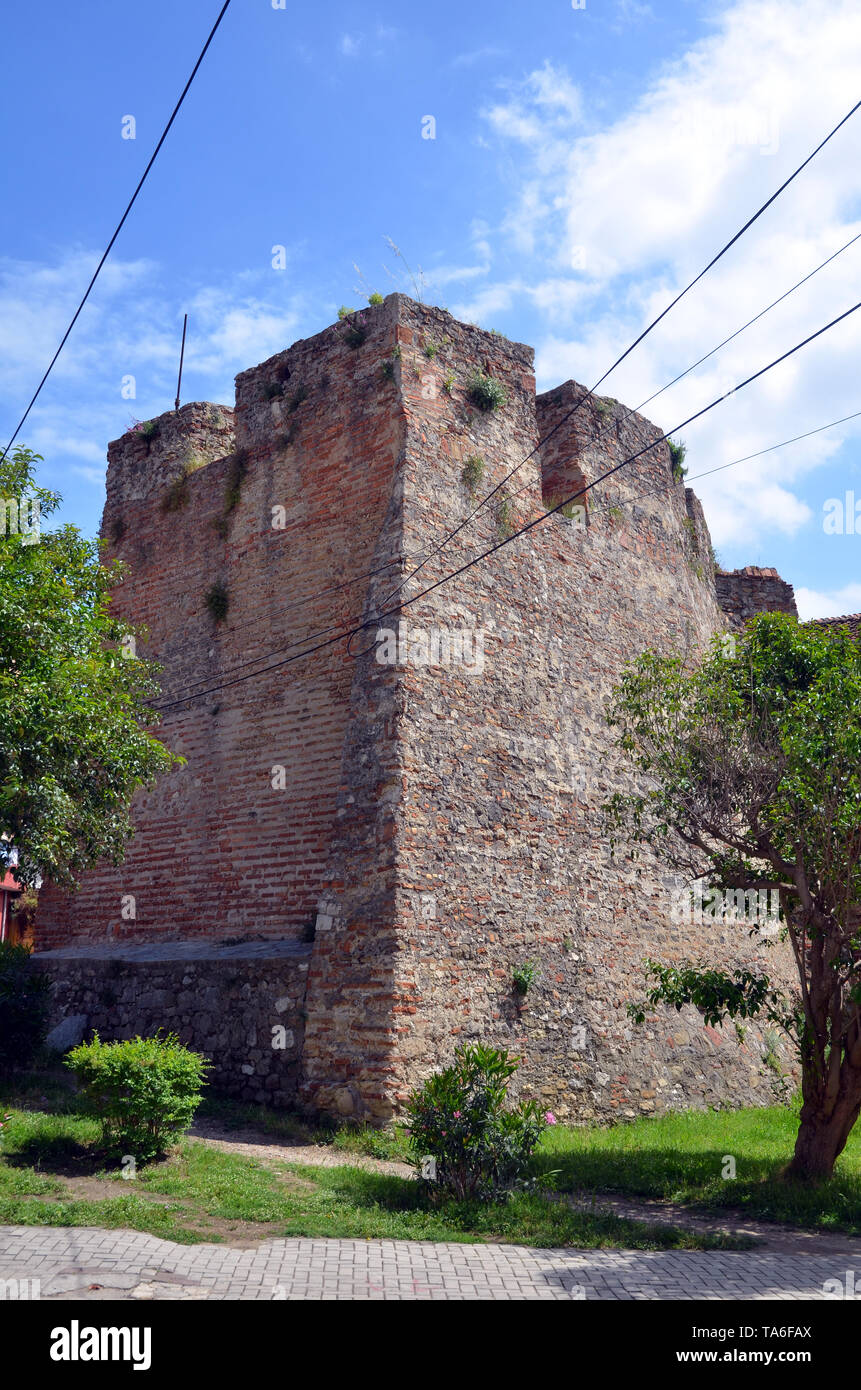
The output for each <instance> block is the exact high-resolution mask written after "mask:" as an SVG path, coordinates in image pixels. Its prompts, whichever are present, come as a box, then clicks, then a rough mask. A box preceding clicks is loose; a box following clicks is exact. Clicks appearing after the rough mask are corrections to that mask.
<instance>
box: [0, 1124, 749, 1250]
mask: <svg viewBox="0 0 861 1390" xmlns="http://www.w3.org/2000/svg"><path fill="white" fill-rule="evenodd" d="M233 1113H234V1117H235V1118H236V1111H235V1110H234V1112H233ZM294 1123H295V1122H294ZM330 1137H331V1136H330ZM98 1143H99V1127H98V1125H97V1124H96V1122H94V1121H92V1120H88V1119H84V1118H82V1117H80V1116H78V1115H75V1114H73V1113H63V1114H52V1113H47V1112H42V1111H36V1110H27V1111H25V1110H13V1111H12V1119H11V1120H10V1122H9V1123H8V1124H7V1125H6V1126H5V1128H4V1130H3V1134H2V1153H0V1223H4V1224H10V1225H28V1226H29V1225H36V1226H106V1227H125V1228H128V1229H131V1230H136V1231H145V1232H148V1233H149V1234H152V1235H158V1236H163V1237H165V1238H167V1239H172V1240H177V1241H182V1242H184V1243H190V1242H194V1241H202V1240H207V1241H223V1240H230V1238H231V1236H233V1237H239V1236H241V1237H243V1238H245V1239H247V1238H248V1237H251V1238H252V1239H254V1238H259V1239H264V1238H271V1237H273V1236H299V1235H303V1236H331V1237H348V1238H352V1239H363V1238H367V1239H392V1240H445V1241H467V1242H469V1241H482V1240H504V1241H508V1242H511V1243H515V1244H528V1245H539V1246H576V1247H578V1248H597V1247H602V1246H610V1247H621V1248H626V1249H640V1250H658V1249H725V1248H739V1246H740V1245H742V1246H743V1245H744V1244H745V1243H744V1242H738V1241H734V1240H725V1239H723V1238H721V1237H710V1236H701V1235H691V1234H688V1233H685V1232H683V1231H679V1230H674V1229H673V1228H671V1227H668V1226H657V1225H654V1226H651V1225H648V1224H646V1223H643V1222H638V1221H626V1220H622V1219H620V1218H617V1217H615V1216H613V1215H612V1214H607V1213H596V1212H583V1211H578V1210H575V1209H573V1208H572V1207H571V1206H570V1204H569V1203H568V1202H567V1201H566V1200H565V1199H564V1198H559V1197H554V1196H552V1195H550V1196H548V1195H545V1194H543V1193H540V1192H525V1193H516V1194H514V1195H513V1196H512V1197H511V1198H510V1199H509V1200H508V1201H501V1202H496V1203H492V1204H487V1205H482V1204H478V1203H470V1204H452V1203H448V1204H445V1205H443V1206H440V1207H438V1208H433V1207H429V1206H428V1205H427V1203H426V1200H425V1198H424V1196H423V1193H422V1191H421V1189H420V1187H419V1185H418V1184H417V1183H415V1182H414V1181H412V1180H411V1179H408V1178H404V1177H400V1176H395V1175H390V1174H385V1173H379V1172H373V1171H369V1170H367V1169H364V1168H357V1167H355V1166H346V1165H345V1166H343V1167H342V1166H338V1167H332V1168H327V1167H316V1166H312V1165H308V1164H305V1165H302V1164H288V1163H273V1164H271V1165H270V1164H266V1165H264V1164H262V1163H259V1162H257V1161H256V1160H254V1159H251V1158H247V1157H245V1156H244V1155H240V1154H230V1153H225V1152H224V1151H223V1150H221V1149H215V1148H211V1147H209V1146H208V1145H207V1144H205V1143H202V1142H195V1141H192V1140H185V1141H184V1142H183V1143H182V1144H180V1145H178V1146H177V1148H176V1149H175V1150H174V1152H173V1153H172V1154H171V1155H170V1156H169V1157H167V1158H166V1159H164V1160H163V1161H161V1162H158V1163H152V1164H150V1165H148V1166H146V1167H141V1168H139V1170H138V1173H137V1176H136V1177H135V1178H133V1179H131V1180H126V1179H124V1178H123V1177H122V1176H121V1171H120V1168H119V1167H118V1165H117V1164H116V1163H108V1161H107V1160H106V1158H105V1156H104V1154H102V1153H100V1152H99V1148H98ZM405 1145H406V1136H405V1133H404V1131H403V1130H402V1129H400V1128H396V1129H393V1130H391V1131H385V1132H380V1131H372V1130H369V1129H360V1128H354V1129H352V1130H341V1131H339V1133H338V1134H337V1135H336V1137H335V1147H337V1148H340V1149H342V1150H344V1151H349V1152H362V1153H371V1154H372V1156H374V1157H379V1156H381V1153H383V1152H384V1153H385V1156H387V1157H389V1156H397V1157H403V1156H404V1153H405Z"/></svg>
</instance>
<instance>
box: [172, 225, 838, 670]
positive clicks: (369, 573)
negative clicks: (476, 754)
mask: <svg viewBox="0 0 861 1390" xmlns="http://www.w3.org/2000/svg"><path fill="white" fill-rule="evenodd" d="M859 238H861V232H859V233H857V235H856V236H854V237H852V238H851V239H850V240H849V241H847V242H846V243H845V244H844V245H843V246H841V247H840V248H839V250H837V251H834V252H833V253H832V254H831V255H830V256H828V257H827V258H826V260H824V261H822V262H820V264H819V265H818V266H816V267H815V269H813V270H811V271H809V272H808V274H807V275H805V276H803V277H802V279H801V280H798V281H796V283H795V284H794V285H793V286H792V287H791V288H790V289H788V290H785V291H784V293H783V294H782V295H780V296H779V297H778V298H777V299H775V300H773V301H772V302H771V304H769V305H767V306H766V307H765V308H764V309H761V310H760V311H759V313H758V314H755V315H754V317H753V318H751V319H748V321H747V323H745V324H742V326H741V328H738V329H736V331H735V332H734V333H732V334H730V336H729V337H728V338H725V339H724V340H723V342H721V343H718V345H717V347H714V348H712V349H711V351H710V352H707V353H706V354H705V355H704V356H703V357H700V358H699V359H698V360H697V361H696V362H694V363H693V364H692V365H691V366H690V367H687V368H686V369H685V371H683V372H680V373H679V375H678V376H676V377H674V378H673V380H672V381H669V382H667V385H666V386H662V387H661V389H660V390H659V391H656V392H654V394H653V395H651V396H649V397H648V399H647V400H645V401H641V403H640V404H639V405H638V406H635V407H634V411H635V412H636V411H639V410H642V409H643V406H645V405H648V404H649V401H653V400H655V399H656V398H657V397H658V396H660V395H662V394H663V392H664V391H667V390H669V388H670V387H671V386H674V385H675V384H676V382H678V381H681V380H682V378H683V377H685V376H687V375H688V374H689V373H690V372H692V371H694V370H695V368H696V367H699V366H701V365H702V363H703V362H706V361H707V360H708V359H709V358H710V357H713V356H714V354H715V353H716V352H718V351H719V350H720V349H721V348H722V347H725V346H726V344H727V343H729V342H732V340H733V339H734V338H737V337H738V336H739V335H740V334H741V333H743V332H744V330H745V329H746V328H749V327H750V326H751V324H754V323H756V322H757V321H758V320H759V319H761V318H762V317H763V316H764V315H765V314H767V313H768V312H769V310H770V309H773V308H774V307H775V306H776V305H777V304H780V303H781V302H782V301H783V300H784V299H786V298H787V297H788V296H789V295H790V294H792V293H793V292H794V291H795V290H797V289H799V288H800V286H801V285H803V284H806V282H807V281H808V280H810V279H812V278H813V276H814V275H816V274H817V273H818V272H819V271H820V270H822V269H824V267H825V266H826V265H829V264H830V263H831V261H833V260H836V258H837V257H838V256H839V255H841V254H842V253H843V252H844V251H846V250H848V248H849V247H850V246H852V245H853V244H854V243H855V242H856V241H858V240H859ZM581 403H582V402H581ZM849 418H851V417H849ZM836 423H841V422H839V421H838V422H836ZM822 428H823V429H828V428H830V426H827V425H826V426H823V427H822ZM607 429H608V426H606V425H605V426H604V427H603V428H602V429H601V430H599V432H598V434H597V436H596V439H595V443H596V444H597V443H600V441H601V439H602V438H603V436H604V434H606V433H607ZM787 442H792V441H787ZM774 447H775V448H780V447H782V446H780V445H775V446H774ZM750 457H756V455H751V456H750ZM737 461H738V462H741V463H743V462H746V460H745V459H740V460H737ZM723 466H724V467H731V466H732V465H731V464H725V465H723ZM518 467H520V464H518ZM696 476H697V477H704V476H706V475H705V474H697V475H696ZM691 481H694V479H693V478H692V479H691ZM529 486H531V484H527V485H526V486H525V487H523V488H521V489H520V490H519V492H518V493H516V494H515V496H520V494H521V493H522V492H525V491H526V490H527V488H528V487H529ZM647 495H649V494H648V493H640V494H638V496H642V497H645V496H647ZM626 500H630V501H634V500H636V499H634V498H631V499H626ZM480 505H481V504H479V506H480ZM477 510H478V509H476V511H477ZM475 515H476V512H473V516H475ZM404 558H406V560H407V562H408V563H409V562H411V561H412V560H413V559H416V560H418V561H420V562H422V563H423V562H424V561H425V560H426V559H429V558H430V555H428V554H417V555H416V556H415V557H413V556H410V555H407V556H406V557H398V558H397V559H395V560H390V561H388V563H387V564H385V565H380V566H378V567H377V568H376V569H372V570H366V571H364V572H363V573H361V574H358V575H356V576H355V577H354V578H352V579H348V580H346V581H344V582H343V583H341V584H333V585H330V586H329V587H328V588H326V589H317V590H314V592H313V593H310V594H308V595H306V597H305V598H302V599H297V600H294V601H293V602H291V603H288V604H286V605H285V606H284V608H282V610H281V611H282V612H290V611H291V610H293V609H296V608H305V607H307V605H308V604H309V603H311V602H313V601H315V600H317V599H318V598H322V597H323V596H324V595H326V594H332V593H338V592H340V591H341V590H343V589H348V588H351V587H352V586H353V585H355V584H358V583H361V582H362V580H364V579H371V578H375V577H376V575H378V574H383V573H385V571H386V570H387V569H391V568H392V566H393V565H396V564H399V563H400V562H401V561H402V560H403V559H404ZM420 568H421V564H419V565H418V566H417V568H416V569H415V570H413V574H417V573H418V572H419V570H420ZM397 592H398V589H395V590H393V591H392V594H395V593H397ZM392 594H390V595H388V596H387V598H386V599H384V600H383V602H384V603H386V602H388V600H389V599H390V598H391V597H392ZM336 629H337V630H339V629H340V625H339V624H334V625H333V626H331V627H328V628H322V629H320V630H319V631H317V632H313V633H308V634H307V635H306V636H304V637H302V638H300V639H298V640H297V641H295V642H292V643H290V644H289V645H288V646H286V647H280V648H276V649H275V650H274V651H272V652H270V653H269V655H270V656H276V655H280V654H281V653H283V652H288V651H293V650H294V649H295V648H296V647H299V646H301V645H302V644H303V643H304V642H308V641H313V640H314V639H315V638H317V637H324V636H326V635H327V634H328V633H329V632H333V631H335V630H336ZM262 659H263V658H261V657H250V658H249V659H248V660H247V661H242V662H237V663H236V665H234V666H232V667H231V668H230V670H229V671H228V672H227V674H228V675H232V674H233V672H235V671H242V670H245V669H246V667H248V666H253V665H255V664H256V663H257V662H258V661H260V660H262ZM198 684H199V685H205V684H206V680H205V678H202V679H201V680H200V681H199V682H198Z"/></svg>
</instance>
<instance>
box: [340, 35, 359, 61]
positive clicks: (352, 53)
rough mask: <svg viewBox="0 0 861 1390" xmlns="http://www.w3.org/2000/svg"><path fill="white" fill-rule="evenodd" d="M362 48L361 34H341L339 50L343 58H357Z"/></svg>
mask: <svg viewBox="0 0 861 1390" xmlns="http://www.w3.org/2000/svg"><path fill="white" fill-rule="evenodd" d="M361 47H362V36H361V34H357V35H353V34H342V35H341V42H340V44H339V48H340V50H341V53H342V54H343V56H344V57H345V58H357V57H358V56H359V52H360V50H361Z"/></svg>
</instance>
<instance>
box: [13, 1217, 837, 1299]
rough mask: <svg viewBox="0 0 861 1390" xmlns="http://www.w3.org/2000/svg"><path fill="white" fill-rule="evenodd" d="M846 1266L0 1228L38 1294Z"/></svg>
mask: <svg viewBox="0 0 861 1390" xmlns="http://www.w3.org/2000/svg"><path fill="white" fill-rule="evenodd" d="M848 1267H851V1266H847V1262H846V1257H845V1256H844V1257H841V1256H839V1255H833V1256H828V1257H825V1256H813V1255H783V1254H771V1253H767V1254H757V1253H755V1252H732V1253H724V1252H714V1251H687V1250H685V1251H677V1250H671V1251H656V1252H642V1251H622V1250H596V1251H578V1250H533V1249H529V1248H528V1247H526V1246H520V1245H457V1244H439V1245H437V1244H432V1243H431V1242H425V1241H421V1242H420V1241H388V1240H365V1241H358V1240H308V1239H283V1240H268V1241H264V1242H262V1243H261V1244H260V1245H257V1246H254V1247H253V1248H251V1249H238V1248H236V1247H234V1246H229V1245H193V1246H188V1245H175V1244H174V1243H173V1242H172V1241H167V1240H159V1239H158V1238H157V1237H155V1236H149V1235H142V1234H139V1233H137V1232H134V1231H106V1230H101V1229H99V1228H97V1227H96V1228H93V1227H73V1228H67V1227H49V1228H46V1227H32V1226H0V1280H10V1279H17V1280H19V1281H20V1280H22V1279H31V1280H34V1279H37V1280H39V1281H40V1286H41V1287H40V1296H41V1298H42V1299H43V1300H44V1299H49V1300H50V1299H58V1300H59V1299H63V1300H78V1299H151V1298H157V1299H163V1298H169V1299H185V1298H193V1299H198V1298H205V1299H226V1298H229V1299H234V1298H241V1299H266V1300H272V1299H276V1300H277V1299H333V1298H338V1299H409V1300H416V1299H418V1300H425V1299H458V1300H459V1299H512V1298H516V1299H524V1298H528V1299H533V1298H539V1299H540V1298H550V1299H560V1298H561V1299H579V1298H587V1299H699V1298H709V1299H767V1298H783V1299H811V1298H818V1299H821V1298H823V1297H824V1296H825V1295H824V1292H823V1284H824V1282H825V1280H826V1279H831V1278H837V1279H839V1280H840V1282H841V1284H843V1281H844V1278H845V1274H846V1270H847V1268H848ZM859 1282H861V1281H859ZM91 1286H98V1287H91Z"/></svg>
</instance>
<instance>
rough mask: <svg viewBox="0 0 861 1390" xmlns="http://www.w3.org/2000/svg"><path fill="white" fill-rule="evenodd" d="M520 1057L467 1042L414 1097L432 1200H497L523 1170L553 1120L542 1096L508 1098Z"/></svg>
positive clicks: (413, 1147) (413, 1115)
mask: <svg viewBox="0 0 861 1390" xmlns="http://www.w3.org/2000/svg"><path fill="white" fill-rule="evenodd" d="M517 1066H518V1064H517V1062H516V1061H515V1060H514V1059H513V1058H512V1057H510V1056H509V1054H508V1053H507V1052H506V1051H504V1050H498V1049H496V1048H493V1047H483V1046H482V1045H481V1044H472V1045H463V1046H461V1047H459V1048H458V1049H457V1051H456V1053H455V1059H454V1062H453V1064H452V1065H451V1066H450V1067H446V1068H445V1069H444V1070H443V1071H439V1072H436V1073H435V1074H434V1075H433V1076H431V1077H429V1078H428V1080H427V1081H425V1082H424V1084H423V1085H422V1086H420V1087H419V1088H418V1089H417V1090H415V1091H413V1093H412V1095H411V1096H410V1099H409V1101H408V1104H407V1113H408V1116H409V1121H408V1124H409V1131H410V1151H411V1162H412V1163H413V1165H414V1167H415V1168H416V1169H417V1172H418V1176H419V1180H420V1181H421V1182H422V1183H423V1184H424V1185H425V1188H426V1191H427V1194H428V1196H429V1197H430V1199H431V1200H432V1201H436V1202H438V1201H441V1200H444V1199H445V1198H447V1197H451V1198H454V1199H455V1200H456V1201H468V1200H471V1199H478V1200H481V1201H490V1200H492V1199H493V1198H494V1197H496V1196H498V1195H499V1194H500V1193H501V1192H503V1191H505V1190H506V1189H507V1188H511V1187H512V1186H514V1184H515V1183H516V1182H518V1180H520V1179H522V1178H523V1175H524V1173H525V1171H526V1167H527V1164H528V1162H529V1158H530V1156H531V1155H532V1153H533V1151H534V1149H535V1146H536V1145H537V1143H538V1140H539V1139H540V1137H541V1134H542V1131H543V1129H544V1127H545V1125H546V1124H548V1123H555V1121H554V1119H553V1117H552V1116H551V1115H550V1114H549V1113H543V1112H542V1111H541V1109H540V1108H539V1106H538V1105H537V1104H536V1102H535V1101H521V1102H520V1104H518V1105H509V1104H508V1083H509V1081H510V1079H511V1077H512V1076H513V1075H514V1073H515V1072H516V1071H517Z"/></svg>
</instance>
